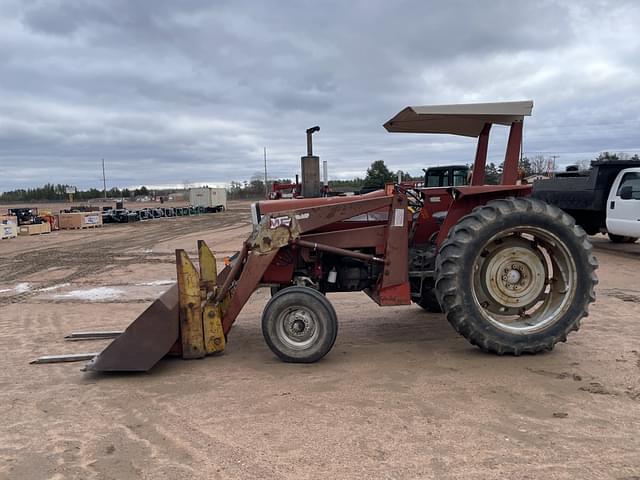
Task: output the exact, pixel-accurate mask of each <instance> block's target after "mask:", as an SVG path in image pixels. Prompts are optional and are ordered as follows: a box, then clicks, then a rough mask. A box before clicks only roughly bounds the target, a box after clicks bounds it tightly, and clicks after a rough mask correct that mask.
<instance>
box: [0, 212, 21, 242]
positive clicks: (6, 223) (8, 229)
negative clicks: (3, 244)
mask: <svg viewBox="0 0 640 480" xmlns="http://www.w3.org/2000/svg"><path fill="white" fill-rule="evenodd" d="M17 236H18V219H17V217H14V216H13V215H0V238H2V239H3V240H4V239H7V238H15V237H17Z"/></svg>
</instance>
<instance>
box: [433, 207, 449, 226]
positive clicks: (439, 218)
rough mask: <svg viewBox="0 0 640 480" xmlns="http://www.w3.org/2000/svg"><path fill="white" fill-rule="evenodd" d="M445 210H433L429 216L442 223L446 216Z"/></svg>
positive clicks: (439, 223)
mask: <svg viewBox="0 0 640 480" xmlns="http://www.w3.org/2000/svg"><path fill="white" fill-rule="evenodd" d="M447 213H449V212H448V211H447V210H442V211H441V212H433V214H431V216H432V217H433V219H434V220H435V221H436V223H437V224H438V225H442V224H443V223H444V219H445V218H447Z"/></svg>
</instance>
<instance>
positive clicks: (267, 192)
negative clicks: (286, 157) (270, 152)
mask: <svg viewBox="0 0 640 480" xmlns="http://www.w3.org/2000/svg"><path fill="white" fill-rule="evenodd" d="M268 197H269V186H268V185H267V147H264V198H268Z"/></svg>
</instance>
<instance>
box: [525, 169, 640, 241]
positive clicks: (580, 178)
mask: <svg viewBox="0 0 640 480" xmlns="http://www.w3.org/2000/svg"><path fill="white" fill-rule="evenodd" d="M533 197H534V198H538V199H540V200H543V201H545V202H547V203H550V204H552V205H555V206H557V207H559V208H561V209H562V210H564V211H565V212H567V213H568V214H569V215H571V216H572V217H573V218H574V219H575V220H576V223H577V224H578V225H580V226H581V227H582V228H583V229H584V230H585V231H586V232H587V233H588V234H589V235H595V234H597V233H606V234H608V235H609V238H610V239H611V241H612V242H614V243H632V242H635V241H636V240H637V239H638V238H640V160H637V159H631V160H596V161H593V162H591V168H590V169H589V171H588V172H585V173H578V174H575V173H573V172H570V173H569V174H564V175H557V176H556V177H555V178H552V179H549V180H539V181H537V182H535V183H534V184H533Z"/></svg>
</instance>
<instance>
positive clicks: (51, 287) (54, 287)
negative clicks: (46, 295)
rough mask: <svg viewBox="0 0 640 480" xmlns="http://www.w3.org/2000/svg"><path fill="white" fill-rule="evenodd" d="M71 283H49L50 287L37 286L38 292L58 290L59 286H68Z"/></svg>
mask: <svg viewBox="0 0 640 480" xmlns="http://www.w3.org/2000/svg"><path fill="white" fill-rule="evenodd" d="M69 285H71V284H70V283H59V284H58V285H51V286H50V287H44V288H39V289H38V292H52V291H53V290H58V289H59V288H64V287H68V286H69Z"/></svg>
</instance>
